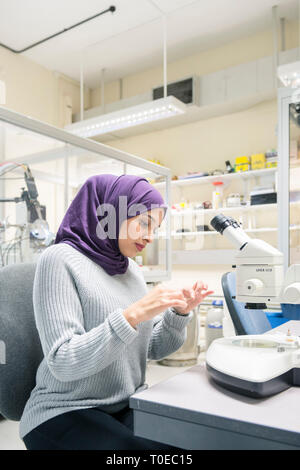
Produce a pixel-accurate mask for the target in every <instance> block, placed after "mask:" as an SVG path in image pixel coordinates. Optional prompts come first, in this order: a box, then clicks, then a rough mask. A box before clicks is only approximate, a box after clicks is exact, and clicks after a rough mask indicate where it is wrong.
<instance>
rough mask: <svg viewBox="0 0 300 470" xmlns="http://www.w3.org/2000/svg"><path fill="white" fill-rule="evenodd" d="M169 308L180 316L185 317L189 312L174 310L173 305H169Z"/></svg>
mask: <svg viewBox="0 0 300 470" xmlns="http://www.w3.org/2000/svg"><path fill="white" fill-rule="evenodd" d="M171 310H172V311H173V312H174V313H176V315H179V316H180V317H186V316H187V315H188V314H189V313H190V312H188V313H180V312H178V311H177V310H176V308H175V307H171Z"/></svg>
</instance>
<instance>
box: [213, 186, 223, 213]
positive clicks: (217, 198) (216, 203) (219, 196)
mask: <svg viewBox="0 0 300 470" xmlns="http://www.w3.org/2000/svg"><path fill="white" fill-rule="evenodd" d="M213 185H214V191H213V193H212V208H213V209H220V208H221V207H223V186H224V185H223V183H222V181H214V182H213Z"/></svg>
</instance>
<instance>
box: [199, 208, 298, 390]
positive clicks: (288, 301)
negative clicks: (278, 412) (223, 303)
mask: <svg viewBox="0 0 300 470" xmlns="http://www.w3.org/2000/svg"><path fill="white" fill-rule="evenodd" d="M211 225H212V226H213V228H214V229H215V230H216V231H217V232H219V233H221V234H223V235H224V236H225V237H226V238H227V239H228V240H229V241H230V242H232V243H233V244H234V245H235V246H236V248H237V249H238V252H237V255H236V257H235V266H236V298H235V300H236V301H237V302H244V303H245V308H246V309H249V314H250V315H251V311H253V310H255V309H259V310H262V309H264V308H266V303H270V302H272V303H280V304H281V306H282V310H283V314H286V313H287V314H294V318H297V319H298V320H300V265H292V266H290V267H289V269H288V271H287V273H286V275H285V277H284V272H283V254H282V253H281V252H280V251H279V250H277V249H276V248H274V247H272V246H271V245H269V244H268V243H266V242H264V241H262V240H257V239H251V238H249V237H248V235H247V234H246V233H245V232H244V231H243V229H242V228H241V227H240V225H239V224H238V222H237V221H236V220H234V219H232V218H231V217H225V216H224V215H223V214H220V215H217V216H216V217H215V218H214V219H213V220H212V221H211ZM296 323H298V322H296ZM289 324H290V322H287V323H285V324H284V325H282V326H281V327H280V328H281V331H280V332H278V331H275V332H274V334H270V333H268V334H264V335H262V334H259V335H241V336H232V337H228V338H220V339H217V340H215V341H213V342H212V344H211V345H210V347H209V349H208V351H207V353H206V367H207V371H208V373H209V374H210V375H211V377H212V378H213V379H214V380H215V381H216V382H217V383H219V384H220V385H222V386H223V387H225V388H228V389H230V390H233V391H236V392H238V393H241V394H243V395H249V396H252V397H265V396H269V395H273V394H276V393H278V392H281V391H283V390H285V389H287V388H289V387H291V386H292V385H300V338H299V336H298V333H297V332H296V333H295V334H291V331H290V330H289V327H288V325H289ZM299 325H300V322H299ZM299 333H300V329H299Z"/></svg>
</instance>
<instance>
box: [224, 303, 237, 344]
mask: <svg viewBox="0 0 300 470" xmlns="http://www.w3.org/2000/svg"><path fill="white" fill-rule="evenodd" d="M223 313H224V315H223V336H224V338H227V337H228V336H235V328H234V325H233V322H232V319H231V316H230V313H229V310H228V307H227V304H226V302H224V305H223Z"/></svg>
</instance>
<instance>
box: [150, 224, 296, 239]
mask: <svg viewBox="0 0 300 470" xmlns="http://www.w3.org/2000/svg"><path fill="white" fill-rule="evenodd" d="M299 229H300V225H294V226H291V227H290V230H299ZM277 231H278V228H277V227H260V228H251V229H244V232H246V233H256V232H277ZM201 235H210V236H211V235H220V234H219V232H216V231H215V230H212V231H210V232H204V231H197V232H174V231H172V232H171V236H172V237H174V238H176V237H178V238H181V237H182V236H183V237H194V236H201ZM164 237H166V233H165V232H163V233H161V234H158V235H157V236H156V237H155V238H164Z"/></svg>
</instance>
